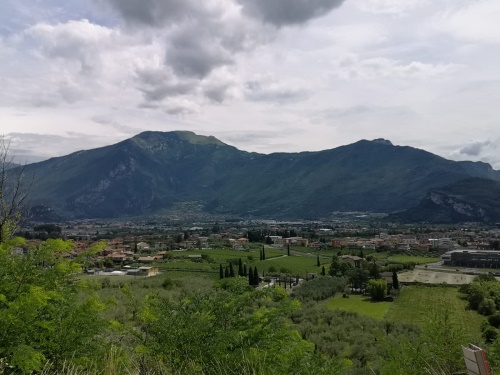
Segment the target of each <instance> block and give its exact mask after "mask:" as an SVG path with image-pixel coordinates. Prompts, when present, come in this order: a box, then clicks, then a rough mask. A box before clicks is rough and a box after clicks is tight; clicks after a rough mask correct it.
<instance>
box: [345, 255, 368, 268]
mask: <svg viewBox="0 0 500 375" xmlns="http://www.w3.org/2000/svg"><path fill="white" fill-rule="evenodd" d="M339 258H340V260H341V261H342V262H344V263H349V264H351V265H352V266H353V267H356V268H360V267H361V261H362V260H363V258H361V257H358V256H356V255H341V256H340V257H339Z"/></svg>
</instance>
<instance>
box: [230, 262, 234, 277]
mask: <svg viewBox="0 0 500 375" xmlns="http://www.w3.org/2000/svg"><path fill="white" fill-rule="evenodd" d="M229 277H234V268H233V262H229Z"/></svg>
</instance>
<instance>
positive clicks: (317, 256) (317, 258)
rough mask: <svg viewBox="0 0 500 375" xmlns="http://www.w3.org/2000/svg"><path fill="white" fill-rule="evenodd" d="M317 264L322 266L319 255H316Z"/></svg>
mask: <svg viewBox="0 0 500 375" xmlns="http://www.w3.org/2000/svg"><path fill="white" fill-rule="evenodd" d="M316 266H318V267H319V266H321V263H320V262H319V255H316Z"/></svg>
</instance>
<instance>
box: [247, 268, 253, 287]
mask: <svg viewBox="0 0 500 375" xmlns="http://www.w3.org/2000/svg"><path fill="white" fill-rule="evenodd" d="M248 285H252V286H253V272H252V267H250V272H249V273H248Z"/></svg>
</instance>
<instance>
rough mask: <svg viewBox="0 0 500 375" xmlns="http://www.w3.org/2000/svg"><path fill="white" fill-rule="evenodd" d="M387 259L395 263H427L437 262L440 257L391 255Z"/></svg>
mask: <svg viewBox="0 0 500 375" xmlns="http://www.w3.org/2000/svg"><path fill="white" fill-rule="evenodd" d="M387 260H388V261H389V262H395V263H415V264H427V263H435V262H439V261H440V260H441V258H431V257H419V256H412V255H391V256H389V257H388V258H387Z"/></svg>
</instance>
